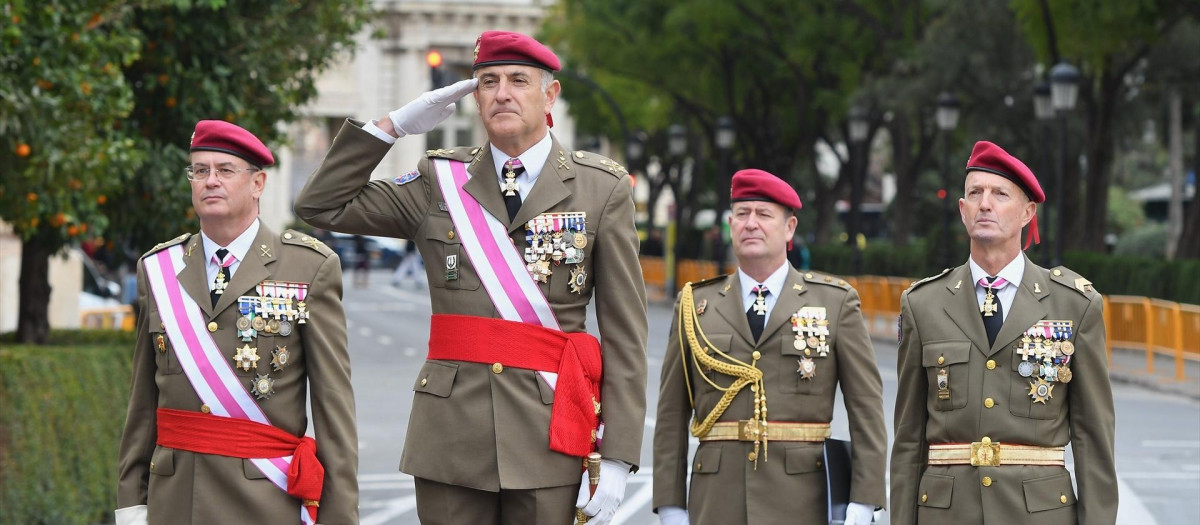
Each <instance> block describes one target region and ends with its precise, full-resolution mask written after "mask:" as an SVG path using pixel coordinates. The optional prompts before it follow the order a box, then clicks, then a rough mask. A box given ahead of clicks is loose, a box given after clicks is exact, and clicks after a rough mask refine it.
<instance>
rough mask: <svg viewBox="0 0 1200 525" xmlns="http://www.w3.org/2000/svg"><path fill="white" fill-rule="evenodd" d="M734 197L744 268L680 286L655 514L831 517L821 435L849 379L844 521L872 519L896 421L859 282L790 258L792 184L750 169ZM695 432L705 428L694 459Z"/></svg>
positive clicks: (657, 457) (693, 518) (666, 376)
mask: <svg viewBox="0 0 1200 525" xmlns="http://www.w3.org/2000/svg"><path fill="white" fill-rule="evenodd" d="M731 196H732V201H733V206H732V212H733V213H732V215H731V216H730V218H729V225H730V227H731V231H732V237H733V239H732V240H733V249H734V253H735V255H736V256H737V262H738V270H737V272H736V273H733V274H730V275H725V276H721V277H717V278H714V279H709V280H707V281H702V282H699V283H694V284H693V283H688V284H686V285H684V287H683V291H682V292H680V294H679V298H678V300H677V302H676V305H675V314H676V316H675V320H674V321H673V323H672V326H671V331H670V336H669V340H668V342H667V345H668V346H667V352H666V355H665V357H664V359H663V369H662V383H661V387H660V390H659V397H658V419H657V425H656V427H655V432H654V508H655V512H657V513H658V515H659V519H660V520H661V522H662V523H663V524H664V525H677V524H687V523H696V524H724V525H730V524H753V525H767V524H784V523H788V524H792V523H826V519H827V504H826V475H825V465H824V458H823V454H824V447H823V446H822V443H823V442H824V441H825V439H826V438H828V437H829V436H830V426H829V423H830V421H831V420H832V419H833V406H834V395H835V392H836V390H837V387H838V386H839V384H840V386H841V389H842V393H843V394H844V397H845V404H846V411H847V412H848V413H849V419H850V421H849V422H850V435H851V437H852V438H853V459H852V461H851V465H850V466H849V469H850V471H851V475H850V478H851V490H850V503H849V506H848V509H847V512H846V523H851V524H866V523H870V522H871V520H872V514H873V512H874V510H875V509H876V508H881V507H883V506H884V482H883V479H884V462H885V449H886V446H887V432H886V429H885V427H884V422H883V399H882V382H881V381H880V377H879V369H878V367H877V366H876V364H875V353H874V350H873V349H872V347H871V340H870V337H869V336H868V334H867V330H866V326H865V324H864V323H863V318H862V312H861V309H860V305H859V299H858V293H857V292H856V291H855V290H854V288H852V287H850V286H849V285H848V284H847V283H846V282H845V281H843V280H840V279H836V278H834V277H830V276H824V275H819V274H817V273H813V272H808V273H800V272H798V271H796V270H795V269H793V268H792V267H791V266H790V265H788V263H787V251H786V249H787V245H788V243H789V241H790V240H791V239H792V234H793V233H794V232H795V229H796V216H795V211H796V210H799V209H800V206H801V204H800V197H799V196H798V195H797V194H796V191H795V190H794V189H792V187H791V186H789V185H788V184H787V183H786V182H784V181H782V180H780V179H779V178H778V177H775V176H774V175H772V174H770V173H767V172H765V171H762V170H754V169H748V170H742V171H739V172H737V173H736V174H734V176H733V182H732V191H731ZM768 408H769V412H768ZM689 434H690V435H692V436H695V437H697V438H699V439H700V446H699V448H698V449H697V450H696V454H695V457H694V458H693V459H692V461H691V462H689V461H688V458H687V452H688V445H687V441H688V436H689ZM689 466H690V469H691V490H690V492H688V491H687V490H685V486H686V478H687V475H688V470H689Z"/></svg>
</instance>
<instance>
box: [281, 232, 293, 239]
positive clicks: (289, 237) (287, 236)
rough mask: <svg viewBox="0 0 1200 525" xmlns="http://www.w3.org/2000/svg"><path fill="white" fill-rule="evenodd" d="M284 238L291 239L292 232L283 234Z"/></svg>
mask: <svg viewBox="0 0 1200 525" xmlns="http://www.w3.org/2000/svg"><path fill="white" fill-rule="evenodd" d="M283 238H284V239H291V238H292V234H290V233H285V234H283Z"/></svg>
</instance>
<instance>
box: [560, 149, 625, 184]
mask: <svg viewBox="0 0 1200 525" xmlns="http://www.w3.org/2000/svg"><path fill="white" fill-rule="evenodd" d="M558 154H559V157H563V156H565V155H566V154H565V153H564V152H562V151H559V152H558ZM571 159H572V160H574V161H575V163H576V164H579V165H582V166H588V167H592V168H596V169H600V170H604V171H606V172H608V173H609V174H610V175H612V176H614V177H616V178H618V179H619V178H621V177H624V176H625V175H628V174H629V170H626V169H625V166H622V165H621V164H619V163H618V162H616V161H614V160H612V159H610V158H608V157H605V156H604V155H597V154H595V153H591V152H588V151H576V152H575V153H573V154H571Z"/></svg>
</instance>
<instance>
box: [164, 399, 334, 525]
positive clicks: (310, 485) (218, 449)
mask: <svg viewBox="0 0 1200 525" xmlns="http://www.w3.org/2000/svg"><path fill="white" fill-rule="evenodd" d="M158 445H159V446H163V447H167V448H173V449H178V450H186V451H189V452H195V453H198V454H213V455H217V456H228V457H232V458H242V459H251V458H278V457H283V456H292V464H291V466H290V467H288V473H287V487H288V488H287V492H288V494H290V495H292V496H293V497H296V498H299V499H300V500H301V501H303V502H304V506H306V507H308V508H309V514H310V515H312V518H313V521H316V519H317V516H316V513H317V512H316V510H317V509H316V508H317V506H318V504H319V502H320V501H321V489H322V486H323V485H324V483H325V467H323V466H321V462H320V461H318V460H317V442H316V440H314V439H313V438H311V437H308V436H304V437H296V436H293V435H292V434H291V433H290V432H287V431H286V430H283V429H280V428H277V427H273V426H271V425H264V424H262V423H257V422H254V421H250V420H248V419H234V418H229V417H221V416H214V415H212V414H202V413H199V412H189V411H186V410H176V409H172V408H160V409H158Z"/></svg>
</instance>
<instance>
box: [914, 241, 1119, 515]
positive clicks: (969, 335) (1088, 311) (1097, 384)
mask: <svg viewBox="0 0 1200 525" xmlns="http://www.w3.org/2000/svg"><path fill="white" fill-rule="evenodd" d="M1021 257H1022V258H1023V260H1024V264H1025V270H1024V276H1023V277H1022V279H1021V282H1020V283H1019V286H1018V288H1017V294H1016V297H1015V298H1014V299H1013V303H1012V307H1011V308H1010V309H1009V312H1010V313H1009V314H1008V315H1007V316H1006V317H1005V318H1004V320H1003V325H1002V327H1001V328H1000V331H999V333H998V335H997V336H996V340H995V343H994V344H992V345H988V343H987V342H988V339H987V336H986V335H985V332H984V324H983V321H982V316H981V315H980V304H979V302H978V300H977V298H976V294H975V286H974V282H973V281H972V274H971V270H970V267H969V266H968V265H963V266H960V267H958V268H955V269H953V270H947V271H946V272H943V273H942V274H941V275H939V276H937V277H933V278H930V279H926V280H924V281H921V282H919V283H917V284H915V285H914V286H913V287H912V288H910V289H909V290H908V291H906V292H904V295H903V297H902V298H901V342H900V351H899V356H898V364H897V370H898V373H899V394H898V397H897V399H896V438H895V445H894V449H893V451H892V482H891V483H892V494H891V501H892V509H893V510H892V523H897V524H907V523H923V524H924V523H947V524H950V523H954V524H957V523H1039V524H1059V523H1062V524H1067V523H1088V524H1094V523H1095V524H1099V523H1113V522H1114V521H1115V520H1116V511H1117V479H1116V472H1115V469H1114V466H1113V433H1114V416H1113V401H1112V389H1111V386H1110V384H1109V379H1108V361H1107V357H1106V353H1105V344H1104V320H1103V312H1102V309H1103V303H1102V300H1101V297H1100V294H1098V293H1096V291H1095V290H1094V289H1093V288H1092V287H1091V283H1089V282H1088V281H1087V280H1086V279H1083V278H1082V277H1080V276H1079V275H1078V274H1076V273H1074V272H1072V271H1071V270H1068V269H1066V268H1063V267H1057V268H1055V269H1053V270H1047V269H1045V268H1042V267H1040V266H1038V265H1036V264H1034V263H1033V262H1031V261H1030V260H1029V259H1028V258H1027V257H1025V256H1024V255H1022V256H1021ZM1046 320H1052V321H1069V322H1070V332H1067V333H1061V334H1059V335H1058V336H1057V337H1054V338H1047V339H1046V340H1047V341H1049V340H1051V339H1055V340H1059V342H1060V343H1062V342H1069V343H1071V347H1070V348H1069V351H1071V352H1072V354H1073V355H1070V358H1071V359H1070V360H1069V362H1067V363H1065V364H1063V365H1061V366H1062V367H1065V368H1067V369H1069V371H1070V373H1069V374H1064V373H1063V372H1061V370H1062V368H1058V369H1057V374H1058V376H1057V381H1054V380H1051V381H1049V382H1048V384H1049V385H1052V386H1053V388H1052V389H1049V388H1043V389H1042V390H1041V391H1040V392H1039V391H1038V388H1039V386H1038V383H1039V382H1040V381H1043V379H1041V378H1039V377H1038V374H1036V373H1034V374H1033V375H1030V376H1026V375H1024V373H1023V372H1029V370H1028V369H1026V370H1024V371H1022V370H1021V369H1022V368H1023V367H1026V368H1027V367H1029V366H1030V365H1029V364H1028V361H1030V359H1027V358H1026V355H1025V352H1024V351H1023V350H1022V348H1023V347H1024V342H1023V341H1024V340H1025V339H1026V337H1027V334H1026V331H1027V330H1029V329H1030V328H1031V327H1036V328H1035V330H1034V331H1035V332H1036V331H1039V330H1041V327H1042V326H1044V325H1045V323H1042V321H1046ZM1055 324H1057V325H1059V326H1066V323H1051V325H1055ZM1068 333H1069V337H1068ZM1022 363H1026V364H1024V365H1023V364H1022ZM943 371H944V372H945V374H944V378H943V380H942V386H941V387H939V382H938V381H939V379H938V376H939V374H941V373H942V372H943ZM1064 378H1065V380H1064ZM1047 394H1048V395H1047ZM985 442H986V443H990V444H1000V445H999V446H1001V447H1004V446H1007V445H1024V446H1033V447H1039V448H1041V447H1063V446H1065V445H1067V444H1068V443H1070V444H1071V446H1072V450H1073V454H1074V458H1075V463H1074V464H1075V475H1076V481H1077V483H1078V486H1079V492H1078V495H1077V494H1076V492H1075V490H1074V489H1073V488H1072V485H1071V476H1070V474H1069V473H1068V472H1067V470H1066V469H1065V468H1064V467H1062V466H1055V465H1039V464H1003V465H999V466H990V465H994V463H988V461H987V458H986V457H983V456H979V454H981V453H982V454H985V455H986V454H990V453H989V452H988V450H987V449H988V448H990V445H987V444H985ZM944 443H975V445H974V447H973V448H974V453H973V457H975V461H976V464H977V466H972V465H971V464H928V463H929V462H930V461H931V459H930V455H931V452H930V445H936V444H944ZM993 450H995V449H993ZM1023 453H1024V452H1023V451H1019V450H1013V451H1012V452H1009V450H1006V449H1000V450H999V452H998V457H999V459H1000V460H1006V459H1016V458H1017V456H1019V455H1021V454H1023ZM1006 454H1007V455H1008V456H1010V457H1009V458H1006ZM935 455H936V454H935ZM1051 455H1055V454H1053V453H1051ZM1057 456H1058V457H1060V458H1061V452H1060V453H1058V454H1057ZM993 457H994V456H993ZM1042 459H1045V458H1044V457H1043V458H1042ZM933 462H934V463H937V461H936V459H935V460H933ZM1033 463H1036V461H1033Z"/></svg>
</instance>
